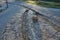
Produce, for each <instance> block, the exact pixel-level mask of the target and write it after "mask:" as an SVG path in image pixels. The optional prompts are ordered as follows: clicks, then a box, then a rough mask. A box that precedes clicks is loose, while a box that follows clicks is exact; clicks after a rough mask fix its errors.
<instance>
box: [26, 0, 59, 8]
mask: <svg viewBox="0 0 60 40" xmlns="http://www.w3.org/2000/svg"><path fill="white" fill-rule="evenodd" d="M26 2H27V3H30V4H35V5H39V6H43V7H49V8H60V1H59V2H58V1H45V0H44V1H41V0H39V1H37V0H27V1H26Z"/></svg>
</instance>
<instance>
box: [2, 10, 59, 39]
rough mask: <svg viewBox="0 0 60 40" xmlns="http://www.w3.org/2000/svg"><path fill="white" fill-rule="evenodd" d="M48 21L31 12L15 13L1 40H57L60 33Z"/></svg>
mask: <svg viewBox="0 0 60 40" xmlns="http://www.w3.org/2000/svg"><path fill="white" fill-rule="evenodd" d="M54 27H57V26H54V25H53V24H52V23H51V22H50V21H49V20H47V19H46V18H45V17H42V16H40V15H34V12H32V11H31V10H26V11H25V12H24V13H20V12H19V13H16V14H15V15H14V16H13V17H12V18H11V20H10V21H8V23H7V24H6V28H5V30H4V32H3V35H2V40H59V39H60V32H58V31H57V30H55V28H54Z"/></svg>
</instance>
